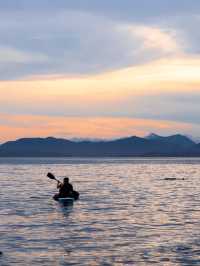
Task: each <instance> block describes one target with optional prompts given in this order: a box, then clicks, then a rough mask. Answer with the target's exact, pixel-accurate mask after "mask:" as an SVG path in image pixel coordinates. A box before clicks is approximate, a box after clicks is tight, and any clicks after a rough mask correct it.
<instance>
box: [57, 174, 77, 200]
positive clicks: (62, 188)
mask: <svg viewBox="0 0 200 266" xmlns="http://www.w3.org/2000/svg"><path fill="white" fill-rule="evenodd" d="M57 188H58V189H59V193H58V196H59V198H66V197H70V196H71V195H72V193H73V191H74V189H73V186H72V184H70V183H69V178H68V177H65V178H64V179H63V183H62V182H60V181H58V183H57Z"/></svg>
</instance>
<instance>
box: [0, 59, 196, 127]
mask: <svg viewBox="0 0 200 266" xmlns="http://www.w3.org/2000/svg"><path fill="white" fill-rule="evenodd" d="M199 68H200V58H193V57H181V58H178V57H177V58H174V57H173V58H169V59H168V60H167V59H164V60H158V61H156V62H153V63H152V62H151V63H148V64H144V65H140V66H134V67H129V68H126V69H122V70H117V71H111V72H105V73H103V74H98V75H97V74H95V75H88V76H79V77H73V76H72V77H68V76H66V77H65V76H61V77H59V76H55V77H54V78H53V77H50V78H49V79H48V76H47V77H46V79H45V78H44V77H43V78H42V79H40V78H39V77H38V78H36V77H34V78H33V79H31V78H29V79H28V80H20V81H4V82H0V92H1V98H0V112H6V113H9V114H32V115H48V116H68V117H124V118H125V117H128V118H139V119H153V120H154V119H156V120H171V121H175V122H181V123H183V122H185V123H193V124H195V123H199V119H198V116H199V106H198V101H197V99H200V98H199V97H200V91H199V86H200V78H199Z"/></svg>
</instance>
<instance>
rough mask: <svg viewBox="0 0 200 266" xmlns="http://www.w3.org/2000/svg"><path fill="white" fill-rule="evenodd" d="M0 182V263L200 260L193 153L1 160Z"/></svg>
mask: <svg viewBox="0 0 200 266" xmlns="http://www.w3.org/2000/svg"><path fill="white" fill-rule="evenodd" d="M12 160H13V163H12ZM49 171H51V172H54V173H56V174H57V175H58V176H59V175H60V176H64V175H69V176H71V177H72V181H73V184H74V187H75V189H77V190H79V191H80V193H81V198H80V200H79V201H77V202H75V203H74V204H73V205H71V206H63V205H61V204H59V203H58V202H55V201H53V199H52V195H54V193H55V192H56V188H55V187H56V183H55V182H54V181H53V180H52V181H51V180H49V179H47V178H46V177H45V176H46V173H47V172H49ZM165 178H177V180H171V181H168V180H165ZM180 178H184V179H185V180H180ZM0 187H1V189H0V202H1V204H0V236H1V237H0V251H3V255H0V265H5V266H8V265H22V266H27V265H48V266H49V265H139V266H140V265H145V266H146V265H153V264H156V265H162V266H163V265H164V266H165V265H166V266H170V265H188V266H189V265H191V266H192V265H200V234H199V231H200V160H199V159H184V160H181V159H177V160H176V159H167V160H164V159H153V160H151V159H128V160H127V159H102V160H101V159H93V160H91V159H83V160H81V159H74V160H72V159H62V158H61V159H56V160H55V161H54V160H53V159H51V160H50V161H48V160H47V159H42V160H40V159H23V160H22V161H21V162H20V159H9V160H8V161H7V159H0Z"/></svg>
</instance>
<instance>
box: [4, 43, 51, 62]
mask: <svg viewBox="0 0 200 266" xmlns="http://www.w3.org/2000/svg"><path fill="white" fill-rule="evenodd" d="M47 61H48V57H47V56H45V55H43V54H40V53H33V52H32V53H28V52H24V51H20V50H17V49H15V48H11V47H3V46H0V64H11V63H14V64H15V63H16V64H21V63H23V64H27V63H42V62H47Z"/></svg>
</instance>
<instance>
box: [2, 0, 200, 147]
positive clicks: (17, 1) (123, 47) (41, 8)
mask: <svg viewBox="0 0 200 266" xmlns="http://www.w3.org/2000/svg"><path fill="white" fill-rule="evenodd" d="M0 18H1V23H0V36H1V38H0V92H1V97H0V142H4V141H7V140H13V139H16V138H21V137H36V136H37V137H47V136H55V137H63V138H73V137H78V138H79V137H81V138H109V139H110V138H118V137H124V136H131V135H138V136H144V135H147V134H148V133H150V132H155V133H158V134H161V135H170V134H175V133H183V134H187V135H191V136H194V137H200V123H199V122H200V118H199V117H200V105H199V103H200V45H199V44H200V30H199V25H200V1H197V0H190V1H189V0H174V1H161V0H151V1H147V0H140V1H137V0H123V1H122V0H101V1H99V0H56V1H51V0H42V1H37V0H34V1H33V0H28V1H27V0H6V1H0Z"/></svg>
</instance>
